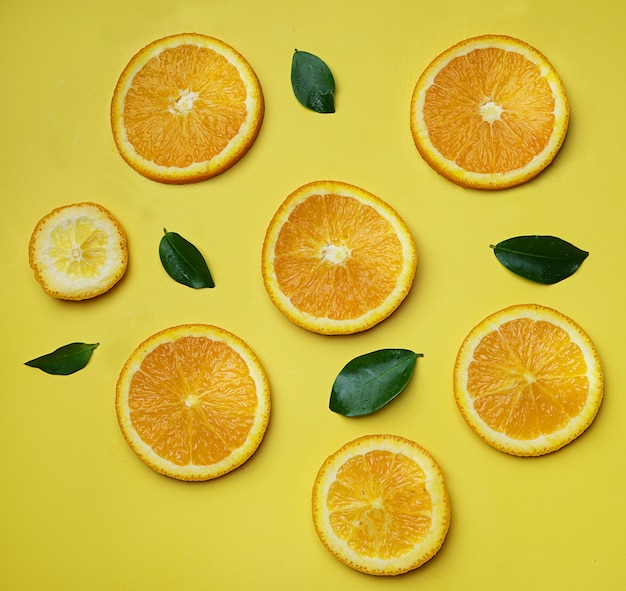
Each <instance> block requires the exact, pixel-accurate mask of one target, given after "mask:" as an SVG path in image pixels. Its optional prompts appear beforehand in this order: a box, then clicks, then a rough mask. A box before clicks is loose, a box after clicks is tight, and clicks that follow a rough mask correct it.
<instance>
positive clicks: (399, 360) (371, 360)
mask: <svg viewBox="0 0 626 591" xmlns="http://www.w3.org/2000/svg"><path fill="white" fill-rule="evenodd" d="M418 357H423V355H422V354H421V353H414V352H413V351H409V350H408V349H380V350H379V351H372V352H371V353H366V354H365V355H360V356H359V357H355V358H354V359H353V360H352V361H350V362H349V363H348V364H347V365H346V366H345V367H344V368H343V369H342V370H341V371H340V372H339V375H338V376H337V377H336V378H335V382H334V384H333V388H332V392H331V395H330V405H329V407H330V410H332V411H333V412H336V413H339V414H341V415H344V416H346V417H357V416H362V415H367V414H371V413H373V412H376V411H377V410H379V409H381V408H382V407H383V406H385V404H387V403H389V402H391V401H392V400H393V399H394V398H395V397H396V396H397V395H398V394H400V392H402V390H404V388H405V386H406V385H407V384H408V383H409V380H410V379H411V376H412V375H413V370H414V368H415V363H416V361H417V358H418Z"/></svg>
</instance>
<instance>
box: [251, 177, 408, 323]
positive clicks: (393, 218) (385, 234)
mask: <svg viewBox="0 0 626 591" xmlns="http://www.w3.org/2000/svg"><path fill="white" fill-rule="evenodd" d="M416 264H417V255H416V249H415V243H414V241H413V237H412V236H411V233H410V231H409V229H408V227H407V225H406V224H405V222H404V221H403V220H402V218H401V217H400V216H399V215H398V213H397V212H396V211H395V210H394V209H392V207H391V206H389V205H388V204H387V203H385V202H383V201H382V200H381V199H379V198H378V197H376V196H374V195H372V194H371V193H368V192H367V191H364V190H363V189H360V188H358V187H355V186H352V185H348V184H346V183H341V182H336V181H316V182H313V183H309V184H307V185H304V186H302V187H300V188H299V189H297V190H296V191H294V192H293V193H292V194H291V195H289V196H288V197H287V199H286V200H285V201H284V202H283V203H282V205H281V206H280V207H279V209H278V211H277V212H276V213H275V215H274V217H273V218H272V220H271V222H270V224H269V227H268V229H267V233H266V235H265V240H264V242H263V255H262V271H263V281H264V283H265V288H266V290H267V292H268V294H269V296H270V298H271V300H272V301H273V303H274V304H275V305H276V307H277V308H278V309H279V310H280V311H281V312H282V313H283V314H284V315H285V316H286V317H287V318H289V320H291V321H292V322H294V323H295V324H297V325H299V326H301V327H303V328H306V329H307V330H310V331H313V332H317V333H322V334H350V333H355V332H359V331H363V330H366V329H368V328H371V327H372V326H374V325H376V324H378V323H379V322H381V321H382V320H384V319H385V318H387V317H388V316H389V315H390V314H391V313H392V312H393V311H394V310H395V309H396V308H397V307H398V306H399V305H400V304H401V303H402V301H403V300H404V299H405V297H406V295H407V294H408V292H409V290H410V288H411V285H412V283H413V278H414V276H415V268H416Z"/></svg>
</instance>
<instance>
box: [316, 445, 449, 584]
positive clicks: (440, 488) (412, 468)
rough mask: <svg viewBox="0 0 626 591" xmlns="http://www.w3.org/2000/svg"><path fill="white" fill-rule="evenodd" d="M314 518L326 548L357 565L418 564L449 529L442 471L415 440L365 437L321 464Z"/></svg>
mask: <svg viewBox="0 0 626 591" xmlns="http://www.w3.org/2000/svg"><path fill="white" fill-rule="evenodd" d="M313 523H314V525H315V529H316V531H317V534H318V536H319V537H320V539H321V541H322V542H323V544H324V545H325V546H326V547H327V549H328V550H329V551H330V552H331V553H332V554H334V555H335V557H336V558H338V559H339V560H340V561H341V562H343V563H344V564H346V565H347V566H349V567H351V568H353V569H355V570H359V571H362V572H365V573H368V574H372V575H398V574H401V573H405V572H407V571H409V570H413V569H415V568H417V567H418V566H420V565H422V564H423V563H424V562H426V561H427V560H429V559H430V558H432V557H433V556H434V555H435V554H436V553H437V552H438V551H439V549H440V548H441V546H442V544H443V542H444V539H445V536H446V533H447V531H448V527H449V523H450V504H449V500H448V494H447V490H446V486H445V481H444V477H443V473H442V472H441V469H440V467H439V465H438V464H437V462H436V461H435V460H434V458H433V457H432V455H431V454H430V453H429V452H428V451H427V450H425V449H424V448H423V447H421V446H420V445H418V444H417V443H415V442H413V441H411V440H408V439H405V438H403V437H398V436H395V435H368V436H364V437H360V438H358V439H355V440H354V441H351V442H349V443H347V444H346V445H344V446H343V447H342V448H341V449H339V450H338V451H337V452H335V453H334V454H332V455H331V456H330V457H329V458H328V459H327V460H326V461H325V462H324V464H323V465H322V467H321V468H320V470H319V472H318V474H317V477H316V479H315V484H314V487H313Z"/></svg>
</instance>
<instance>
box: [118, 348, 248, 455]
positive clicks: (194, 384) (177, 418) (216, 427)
mask: <svg viewBox="0 0 626 591" xmlns="http://www.w3.org/2000/svg"><path fill="white" fill-rule="evenodd" d="M128 404H129V408H130V417H131V421H132V423H133V426H134V428H135V430H136V431H137V433H138V435H139V437H140V438H141V439H142V440H143V441H144V442H145V443H147V444H148V445H149V446H151V447H152V448H153V449H154V451H155V452H156V453H157V454H158V455H159V456H161V457H163V458H164V459H166V460H168V461H170V462H172V463H174V464H177V465H179V466H185V465H189V464H195V465H209V464H214V463H217V462H219V461H220V460H222V459H223V458H225V457H227V456H228V455H230V453H231V452H232V451H233V450H234V449H237V448H238V447H240V446H241V445H243V444H244V442H245V441H246V438H247V435H248V433H249V431H250V429H251V427H252V424H253V420H254V416H255V409H256V407H257V404H258V400H257V395H256V388H255V384H254V381H253V379H252V377H251V376H250V374H249V371H248V367H247V365H246V363H245V362H244V360H243V359H242V358H241V357H240V356H239V354H237V353H236V352H235V351H234V350H233V349H231V348H230V347H229V346H228V345H226V344H225V343H222V342H219V341H213V340H211V339H208V338H204V337H184V338H181V339H179V340H177V341H175V342H172V343H164V344H161V345H159V346H158V347H156V348H155V349H154V350H153V351H151V352H150V353H148V354H147V355H146V357H145V359H144V360H143V362H142V364H141V368H140V369H139V370H138V371H137V372H136V373H135V375H134V377H133V379H132V382H131V384H130V389H129V400H128Z"/></svg>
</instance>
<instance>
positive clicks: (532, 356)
mask: <svg viewBox="0 0 626 591" xmlns="http://www.w3.org/2000/svg"><path fill="white" fill-rule="evenodd" d="M454 390H455V397H456V401H457V404H458V406H459V409H460V411H461V413H462V415H463V417H464V418H465V420H466V421H467V422H468V424H469V425H470V427H471V428H472V429H473V430H474V431H475V432H476V433H477V434H478V435H479V436H480V437H481V438H482V439H484V440H485V441H486V442H487V443H488V444H489V445H491V446H493V447H495V448H496V449H499V450H501V451H504V452H506V453H510V454H513V455H519V456H535V455H542V454H545V453H549V452H552V451H555V450H557V449H559V448H561V447H563V446H564V445H566V444H567V443H569V442H571V441H573V440H574V439H576V437H578V436H579V435H580V434H581V433H582V432H583V431H584V430H585V429H587V427H589V425H590V424H591V423H592V421H593V419H594V418H595V416H596V413H597V412H598V409H599V407H600V403H601V400H602V395H603V374H602V367H601V364H600V360H599V358H598V355H597V352H596V350H595V347H594V345H593V343H592V342H591V340H590V339H589V337H588V335H587V334H586V333H585V332H584V331H583V329H582V328H580V327H579V326H578V325H577V324H576V323H575V322H574V321H573V320H571V319H570V318H568V317H567V316H565V315H563V314H561V313H559V312H557V311H556V310H553V309H551V308H547V307H545V306H539V305H535V304H526V305H518V306H511V307H509V308H505V309H504V310H501V311H500V312H497V313H495V314H492V315H491V316H489V317H487V318H485V319H484V320H483V321H482V322H480V323H479V324H478V325H477V326H476V327H475V328H474V329H473V330H472V331H471V332H470V334H469V335H468V336H467V338H466V339H465V341H464V342H463V345H462V346H461V349H460V351H459V354H458V356H457V361H456V366H455V370H454Z"/></svg>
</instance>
